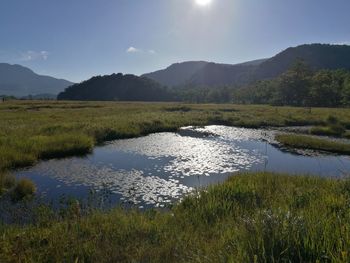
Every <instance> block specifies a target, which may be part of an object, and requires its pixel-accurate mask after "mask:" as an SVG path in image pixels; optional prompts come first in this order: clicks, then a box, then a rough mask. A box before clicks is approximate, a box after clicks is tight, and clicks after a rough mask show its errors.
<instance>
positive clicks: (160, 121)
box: [0, 101, 350, 170]
mask: <svg viewBox="0 0 350 263" xmlns="http://www.w3.org/2000/svg"><path fill="white" fill-rule="evenodd" d="M330 115H332V116H337V119H338V120H339V122H341V123H342V124H344V125H345V126H350V121H349V120H350V110H349V109H322V108H314V109H312V111H310V110H309V109H304V108H292V107H271V106H257V105H249V106H245V105H215V104H195V105H193V104H181V103H123V102H118V103H113V102H100V103H98V102H64V101H60V102H57V101H50V102H45V101H19V102H16V101H13V102H6V103H2V104H1V105H0V119H1V122H0V170H8V169H13V168H17V167H23V166H29V165H32V164H34V163H35V162H36V161H37V160H39V159H42V158H44V159H45V158H55V157H65V156H68V155H81V154H86V153H89V152H90V151H91V149H92V147H93V146H94V145H96V144H100V143H103V142H105V141H108V140H115V139H123V138H132V137H137V136H141V135H146V134H149V133H153V132H164V131H176V130H177V129H178V128H180V127H182V126H188V125H207V124H225V125H230V126H241V127H252V128H259V127H266V126H279V127H281V126H287V125H321V124H325V123H327V118H328V116H330Z"/></svg>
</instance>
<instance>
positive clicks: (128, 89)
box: [58, 73, 171, 101]
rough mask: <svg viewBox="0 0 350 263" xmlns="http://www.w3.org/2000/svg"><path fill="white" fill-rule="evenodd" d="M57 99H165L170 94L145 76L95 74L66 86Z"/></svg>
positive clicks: (169, 96)
mask: <svg viewBox="0 0 350 263" xmlns="http://www.w3.org/2000/svg"><path fill="white" fill-rule="evenodd" d="M58 99H59V100H92V101H113V100H116V101H117V100H122V101H167V100H171V94H170V93H169V92H168V91H167V89H166V88H164V87H163V86H161V85H160V84H159V83H157V82H155V81H154V80H151V79H149V78H146V77H138V76H135V75H129V74H127V75H123V74H121V73H118V74H112V75H106V76H97V77H93V78H91V79H89V80H87V81H84V82H82V83H79V84H75V85H73V86H70V87H69V88H67V89H66V90H65V91H64V92H62V93H60V94H59V95H58Z"/></svg>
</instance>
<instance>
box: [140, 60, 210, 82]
mask: <svg viewBox="0 0 350 263" xmlns="http://www.w3.org/2000/svg"><path fill="white" fill-rule="evenodd" d="M207 64H208V62H206V61H187V62H182V63H175V64H172V65H170V66H169V67H167V68H166V69H163V70H158V71H155V72H152V73H147V74H144V75H142V77H147V78H150V79H153V80H155V81H157V82H159V83H161V84H163V85H166V86H168V87H173V86H178V85H182V84H184V83H185V82H186V81H187V80H188V79H190V78H191V76H192V75H193V74H195V73H196V72H197V71H199V70H200V69H202V68H203V67H204V66H206V65H207Z"/></svg>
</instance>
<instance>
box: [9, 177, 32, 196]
mask: <svg viewBox="0 0 350 263" xmlns="http://www.w3.org/2000/svg"><path fill="white" fill-rule="evenodd" d="M35 191H36V188H35V185H34V183H33V182H32V181H30V180H29V179H26V178H23V179H20V180H19V181H18V183H17V184H16V186H15V188H14V189H13V192H12V197H13V199H14V200H22V199H24V198H27V197H30V196H33V195H34V193H35Z"/></svg>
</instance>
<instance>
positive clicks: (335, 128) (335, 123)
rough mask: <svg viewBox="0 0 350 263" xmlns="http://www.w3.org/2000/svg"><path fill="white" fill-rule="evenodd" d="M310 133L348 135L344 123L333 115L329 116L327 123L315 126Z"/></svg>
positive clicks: (335, 135)
mask: <svg viewBox="0 0 350 263" xmlns="http://www.w3.org/2000/svg"><path fill="white" fill-rule="evenodd" d="M310 133H311V134H314V135H323V136H333V137H343V136H344V137H346V134H345V133H346V129H345V127H344V125H343V124H342V123H340V121H339V120H338V118H336V117H334V116H332V115H330V116H329V117H328V118H327V121H326V125H323V126H316V127H313V128H311V129H310Z"/></svg>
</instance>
